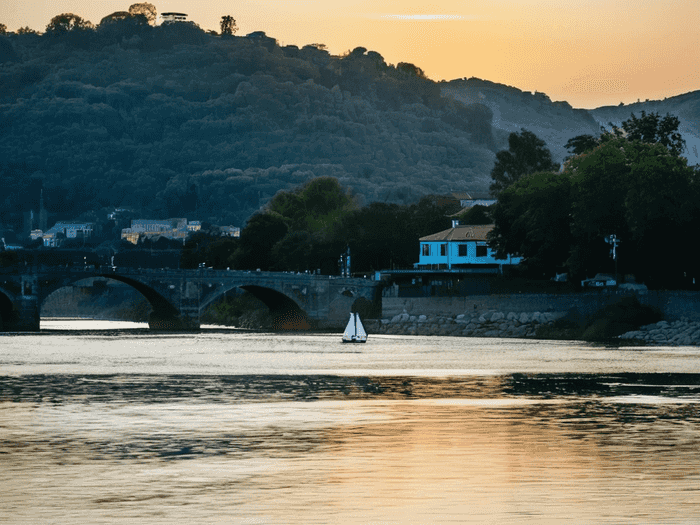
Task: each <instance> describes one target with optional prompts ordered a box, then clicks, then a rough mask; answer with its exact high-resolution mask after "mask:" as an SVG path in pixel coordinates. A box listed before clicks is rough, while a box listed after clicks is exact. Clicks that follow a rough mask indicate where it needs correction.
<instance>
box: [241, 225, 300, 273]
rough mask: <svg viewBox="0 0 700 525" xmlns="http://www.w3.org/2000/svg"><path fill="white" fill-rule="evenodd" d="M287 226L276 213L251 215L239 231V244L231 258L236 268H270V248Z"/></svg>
mask: <svg viewBox="0 0 700 525" xmlns="http://www.w3.org/2000/svg"><path fill="white" fill-rule="evenodd" d="M288 231H289V227H288V226H287V223H286V221H285V220H284V218H283V217H281V216H280V215H278V214H276V213H258V214H257V215H253V216H252V217H251V218H250V220H249V221H248V224H247V225H246V227H245V228H243V230H242V231H241V238H240V241H239V246H238V248H237V249H236V251H235V252H234V254H233V256H232V258H231V260H232V265H231V266H232V267H234V268H235V269H236V270H257V269H260V270H263V271H265V270H271V269H273V268H274V266H275V261H274V260H273V259H272V257H271V254H272V248H273V246H274V245H275V244H277V242H278V241H280V240H282V239H283V238H284V236H285V235H287V232H288Z"/></svg>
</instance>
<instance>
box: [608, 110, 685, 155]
mask: <svg viewBox="0 0 700 525" xmlns="http://www.w3.org/2000/svg"><path fill="white" fill-rule="evenodd" d="M679 125H680V120H678V117H675V116H672V115H666V116H665V117H663V118H662V117H661V116H660V115H659V114H658V113H649V114H648V115H647V113H646V112H645V111H642V116H641V117H640V118H637V117H636V116H635V115H634V113H632V115H631V116H630V118H629V119H628V120H625V121H624V122H623V123H622V129H624V130H625V133H626V138H627V140H632V141H634V140H638V141H640V142H645V143H647V144H661V145H662V146H664V147H665V148H667V149H668V150H669V151H670V152H671V154H673V155H675V156H679V155H680V154H681V153H682V152H683V150H684V149H685V141H684V140H683V138H682V137H681V134H680V133H679V132H678V126H679Z"/></svg>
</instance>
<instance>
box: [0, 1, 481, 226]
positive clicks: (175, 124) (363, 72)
mask: <svg viewBox="0 0 700 525" xmlns="http://www.w3.org/2000/svg"><path fill="white" fill-rule="evenodd" d="M112 15H113V16H108V17H106V18H105V19H103V21H101V22H100V24H99V25H98V26H97V28H96V29H95V30H94V31H92V30H88V31H86V35H85V36H86V45H81V46H80V47H83V49H84V51H80V52H76V51H75V50H74V47H76V46H73V45H65V46H64V45H60V44H61V43H64V42H65V43H71V42H73V40H72V36H77V35H74V33H75V32H74V31H68V32H67V33H61V34H54V35H52V36H51V37H50V38H49V37H46V38H44V37H42V38H38V37H37V38H33V37H32V38H29V37H27V36H21V37H20V36H19V35H16V34H10V35H8V36H6V37H4V38H7V39H8V42H9V44H11V45H8V46H5V47H6V48H7V53H6V56H7V57H8V61H6V62H4V63H3V67H2V68H1V70H0V107H1V108H2V114H3V124H4V125H3V126H2V128H1V129H0V157H1V158H4V159H6V160H7V162H8V163H16V164H24V165H26V166H27V172H28V175H29V176H35V177H38V178H40V179H42V180H43V183H44V188H45V194H46V195H47V196H49V195H50V196H51V199H52V202H51V203H50V206H51V207H50V208H49V212H50V213H52V214H57V215H52V218H54V217H55V218H56V219H57V220H58V219H72V218H74V214H79V213H82V212H84V211H87V210H90V209H102V208H104V207H128V208H132V209H134V210H137V212H138V213H139V215H141V216H150V217H168V216H187V217H188V218H193V219H199V220H205V221H209V222H212V223H215V224H222V225H227V224H229V225H239V226H241V225H243V224H244V223H245V221H246V219H247V218H248V217H250V216H251V214H253V213H254V212H256V211H257V210H259V209H260V208H261V207H262V206H264V205H265V204H266V203H267V202H268V201H269V200H270V199H271V198H272V197H273V196H274V195H275V194H276V193H277V192H278V191H279V190H289V189H292V188H294V187H296V186H298V185H301V184H303V183H305V182H306V181H309V180H311V179H314V178H317V177H322V176H330V177H334V178H336V179H338V180H341V181H342V183H343V185H344V186H346V187H347V188H352V192H353V194H354V195H357V196H359V198H361V199H362V201H361V204H366V203H370V202H374V201H382V202H387V203H392V202H393V203H410V202H415V201H417V200H418V199H420V197H421V196H423V195H427V194H446V193H449V192H450V191H459V190H477V191H478V190H483V189H485V187H486V184H487V181H486V178H487V175H488V170H489V169H490V166H492V165H493V152H492V151H491V150H490V149H489V147H490V145H489V144H490V142H489V141H491V142H492V141H493V137H492V135H491V124H490V120H491V114H490V112H489V110H488V109H487V108H486V107H485V106H479V105H470V106H464V105H463V104H460V103H457V102H452V101H445V102H444V103H443V104H440V103H439V102H440V100H441V98H440V97H439V86H438V85H437V84H435V83H434V82H432V81H431V80H429V79H425V78H420V77H419V76H417V75H416V74H414V73H411V72H405V71H401V70H397V69H396V68H395V67H394V66H391V65H388V64H386V62H385V61H384V59H383V58H382V57H381V55H379V53H376V52H372V51H367V50H366V49H364V48H358V49H357V50H356V51H355V52H352V53H351V54H350V55H351V56H350V55H348V56H347V57H333V56H331V55H330V53H328V51H326V50H323V49H319V48H317V47H313V46H305V47H303V48H301V49H299V48H292V47H291V46H287V47H279V46H273V49H272V52H270V51H268V49H267V48H266V47H263V46H260V45H258V44H257V42H256V41H255V40H253V39H248V38H246V37H235V36H233V37H230V38H227V39H221V38H216V37H213V36H211V35H207V34H206V33H205V32H204V31H202V30H201V29H199V28H198V27H196V26H194V25H191V24H165V25H163V26H155V27H151V26H150V25H148V24H146V23H144V21H143V17H142V16H141V15H138V14H137V15H133V14H131V13H130V15H131V16H129V17H127V16H125V15H124V12H117V13H113V14H112ZM77 33H80V32H79V31H78V32H77ZM76 41H77V40H76ZM181 44H189V45H187V46H183V45H181ZM15 56H16V58H17V60H14V59H13V57H15ZM416 86H423V87H422V88H421V89H422V90H423V91H419V90H416V89H414V88H415V87H416ZM435 90H437V98H435V96H436V92H435ZM421 93H423V94H424V95H425V96H423V95H421ZM193 185H194V186H195V189H196V194H197V201H196V206H195V207H194V208H193V207H192V205H191V199H189V198H187V196H186V193H187V192H188V191H189V190H190V189H191V188H192V186H193ZM53 196H56V199H55V201H53V198H54V197H53ZM54 202H55V204H54ZM48 205H49V204H48V203H47V206H48ZM21 222H22V219H21V214H20V211H19V210H17V211H16V212H13V218H12V219H11V223H12V224H15V225H21ZM20 227H21V226H20Z"/></svg>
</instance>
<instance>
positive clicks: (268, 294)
mask: <svg viewBox="0 0 700 525" xmlns="http://www.w3.org/2000/svg"><path fill="white" fill-rule="evenodd" d="M235 289H241V290H244V291H246V292H248V293H250V294H251V295H252V296H254V297H255V298H256V299H259V300H260V301H261V302H262V303H263V304H264V305H265V306H267V308H268V309H269V310H270V315H271V316H272V325H273V328H275V329H280V330H303V329H307V328H309V327H310V326H311V323H310V320H309V315H308V314H307V313H306V311H305V310H304V309H303V308H302V307H301V305H300V304H299V303H298V302H297V301H295V300H294V299H293V298H291V297H289V296H288V295H286V294H284V293H282V292H280V291H279V290H275V289H274V288H270V287H267V286H260V285H256V284H245V283H243V284H237V285H233V286H226V287H221V288H219V289H218V290H217V291H216V292H215V293H213V294H211V295H210V296H209V297H207V298H206V300H204V301H203V302H202V304H201V310H202V311H204V310H205V309H206V308H207V307H208V306H210V305H211V304H213V303H214V302H216V301H218V300H220V299H221V298H222V297H224V296H225V295H226V294H227V293H228V292H230V291H232V290H235Z"/></svg>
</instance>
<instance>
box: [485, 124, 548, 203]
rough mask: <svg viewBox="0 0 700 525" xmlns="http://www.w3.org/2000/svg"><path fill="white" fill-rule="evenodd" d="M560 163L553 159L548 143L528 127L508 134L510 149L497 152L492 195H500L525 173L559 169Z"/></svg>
mask: <svg viewBox="0 0 700 525" xmlns="http://www.w3.org/2000/svg"><path fill="white" fill-rule="evenodd" d="M558 169H559V165H558V164H557V163H555V162H553V161H552V154H551V153H550V151H549V150H548V149H547V145H546V143H545V142H544V141H543V140H542V139H540V138H538V137H537V136H536V135H535V134H534V133H532V132H531V131H528V130H526V129H521V131H520V132H519V133H518V132H513V133H511V134H510V135H509V136H508V149H507V150H502V151H499V152H498V153H496V163H495V165H494V167H493V169H492V170H491V178H492V179H493V183H492V184H491V186H490V187H489V190H490V191H491V194H492V195H495V196H498V194H499V193H501V192H502V191H503V190H504V189H506V188H507V187H508V186H510V185H511V184H513V183H514V182H516V181H517V180H519V179H520V178H521V177H523V176H524V175H528V174H530V173H535V172H537V171H557V170H558Z"/></svg>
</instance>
